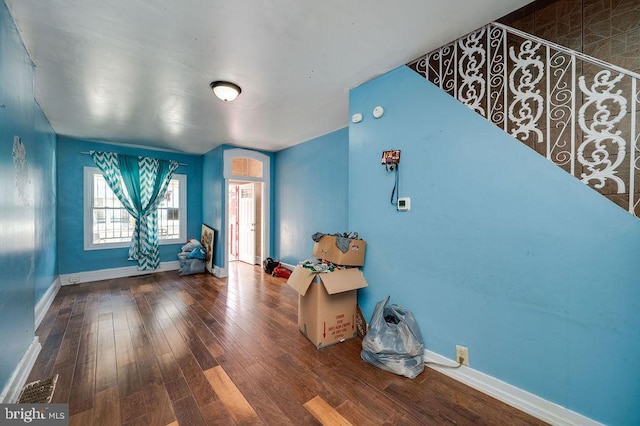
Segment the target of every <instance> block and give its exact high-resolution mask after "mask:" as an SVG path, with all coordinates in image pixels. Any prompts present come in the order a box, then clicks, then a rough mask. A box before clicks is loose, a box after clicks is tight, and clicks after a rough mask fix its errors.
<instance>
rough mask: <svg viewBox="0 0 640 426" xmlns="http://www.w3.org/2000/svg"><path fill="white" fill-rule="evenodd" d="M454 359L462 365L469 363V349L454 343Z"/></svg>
mask: <svg viewBox="0 0 640 426" xmlns="http://www.w3.org/2000/svg"><path fill="white" fill-rule="evenodd" d="M456 361H457V362H459V363H461V364H462V365H469V349H467V348H466V347H465V346H460V345H456Z"/></svg>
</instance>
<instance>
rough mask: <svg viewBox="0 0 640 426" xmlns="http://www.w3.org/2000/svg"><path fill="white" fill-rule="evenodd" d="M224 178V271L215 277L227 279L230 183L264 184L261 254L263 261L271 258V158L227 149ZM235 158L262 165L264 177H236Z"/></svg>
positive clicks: (224, 160) (252, 152)
mask: <svg viewBox="0 0 640 426" xmlns="http://www.w3.org/2000/svg"><path fill="white" fill-rule="evenodd" d="M222 157H223V172H222V176H223V177H224V192H223V194H225V195H224V223H223V224H222V230H223V231H222V232H221V235H220V240H221V241H220V242H221V243H222V246H223V247H224V249H223V250H222V259H223V261H222V263H223V265H224V266H223V269H222V270H218V271H217V272H218V273H216V274H215V275H216V276H218V277H226V276H227V275H228V271H229V253H228V251H229V245H228V241H227V239H228V238H227V237H228V236H227V229H228V225H229V205H228V204H229V200H228V197H229V183H230V181H232V180H233V181H243V182H262V198H263V199H262V247H261V250H260V254H261V256H262V259H265V258H267V257H269V256H271V250H270V246H271V158H270V157H269V156H268V155H266V154H263V153H261V152H258V151H252V150H250V149H242V148H233V149H227V150H225V151H223V153H222ZM234 158H251V159H254V160H258V161H260V162H261V163H262V177H261V178H252V177H249V176H234V175H233V172H232V167H231V162H232V160H233V159H234Z"/></svg>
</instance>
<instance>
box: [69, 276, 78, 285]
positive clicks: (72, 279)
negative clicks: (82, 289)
mask: <svg viewBox="0 0 640 426" xmlns="http://www.w3.org/2000/svg"><path fill="white" fill-rule="evenodd" d="M79 281H80V278H78V277H71V278H69V282H70V283H71V284H78V282H79Z"/></svg>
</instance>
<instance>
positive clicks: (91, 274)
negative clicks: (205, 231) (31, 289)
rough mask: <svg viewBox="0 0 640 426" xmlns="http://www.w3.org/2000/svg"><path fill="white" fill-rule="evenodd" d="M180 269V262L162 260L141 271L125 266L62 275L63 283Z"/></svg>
mask: <svg viewBox="0 0 640 426" xmlns="http://www.w3.org/2000/svg"><path fill="white" fill-rule="evenodd" d="M178 269H180V262H179V261H178V260H174V261H171V262H161V263H160V267H159V268H158V269H155V270H151V271H141V270H139V269H138V267H137V266H125V267H122V268H111V269H99V270H97V271H85V272H76V273H73V274H62V275H60V282H61V283H62V285H71V284H79V283H88V282H92V281H101V280H111V279H114V278H125V277H135V276H138V275H148V274H153V273H155V272H161V271H177V270H178Z"/></svg>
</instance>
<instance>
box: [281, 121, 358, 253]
mask: <svg viewBox="0 0 640 426" xmlns="http://www.w3.org/2000/svg"><path fill="white" fill-rule="evenodd" d="M348 170H349V129H348V128H344V129H341V130H337V131H335V132H332V133H329V134H327V135H324V136H321V137H319V138H316V139H313V140H310V141H308V142H305V143H303V144H300V145H296V146H294V147H291V148H288V149H285V150H282V151H279V152H277V153H276V154H275V167H274V174H275V179H274V180H275V185H274V190H273V193H274V196H275V206H274V212H275V214H274V216H275V229H274V232H273V235H274V250H275V251H274V255H275V257H276V258H277V259H278V260H280V261H281V262H285V263H289V264H294V265H295V264H296V263H298V262H299V261H301V260H304V259H307V258H309V257H312V254H311V252H312V250H313V240H312V239H311V235H313V234H314V233H315V232H324V233H330V234H332V233H335V232H346V231H348V230H349V229H348V228H347V219H348V206H349V198H348V195H349V194H348V187H349V186H348V180H347V179H348ZM354 230H356V231H357V229H354Z"/></svg>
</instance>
